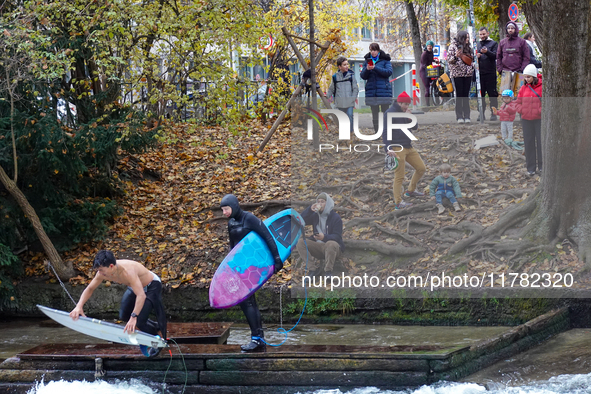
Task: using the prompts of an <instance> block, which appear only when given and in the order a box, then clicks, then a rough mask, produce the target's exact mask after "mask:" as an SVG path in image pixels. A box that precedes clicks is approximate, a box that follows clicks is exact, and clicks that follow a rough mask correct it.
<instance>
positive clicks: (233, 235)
mask: <svg viewBox="0 0 591 394" xmlns="http://www.w3.org/2000/svg"><path fill="white" fill-rule="evenodd" d="M220 207H221V208H222V213H223V215H224V216H225V217H227V218H229V219H230V220H229V221H228V234H229V236H230V249H233V248H234V246H236V244H238V243H239V242H240V241H241V240H242V238H244V237H246V235H247V234H248V233H250V232H251V231H254V232H255V233H257V234H258V235H260V237H261V238H262V239H263V240H264V241H265V243H266V244H267V246H268V247H269V251H270V252H271V255H272V256H273V259H274V260H275V271H274V272H275V273H277V272H279V270H280V269H282V268H283V262H282V261H281V257H280V256H279V251H278V250H277V244H276V243H275V240H274V239H273V236H272V235H271V233H270V232H269V229H268V228H267V226H265V224H264V223H263V222H262V220H261V219H259V218H257V217H256V216H254V215H253V214H252V213H250V212H245V211H243V210H242V209H241V208H240V203H239V202H238V198H237V197H236V196H235V195H233V194H226V195H225V196H224V198H222V201H221V202H220ZM240 309H242V312H244V315H245V316H246V320H247V321H248V325H249V326H250V332H251V341H250V343H248V344H246V345H242V346H241V349H242V351H244V352H264V351H265V350H266V344H265V341H264V333H263V324H262V321H261V312H260V310H259V307H258V305H257V303H256V299H255V295H254V293H253V294H252V295H251V296H250V297H249V298H247V299H246V300H244V301H242V302H241V303H240Z"/></svg>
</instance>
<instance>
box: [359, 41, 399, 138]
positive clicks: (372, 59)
mask: <svg viewBox="0 0 591 394" xmlns="http://www.w3.org/2000/svg"><path fill="white" fill-rule="evenodd" d="M364 58H365V62H364V63H363V69H362V70H361V79H364V80H365V81H366V83H365V104H366V105H369V107H370V108H371V116H372V120H373V129H374V131H375V132H376V133H377V131H378V129H379V124H380V123H379V122H380V112H382V113H384V112H386V110H388V108H389V107H390V104H392V85H391V84H390V76H391V75H392V63H390V60H391V58H390V55H388V54H387V53H386V52H384V51H382V50H380V46H379V45H378V44H377V43H375V42H374V43H371V44H369V53H367V54H366V55H365V56H364ZM384 126H385V125H384Z"/></svg>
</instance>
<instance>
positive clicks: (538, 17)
mask: <svg viewBox="0 0 591 394" xmlns="http://www.w3.org/2000/svg"><path fill="white" fill-rule="evenodd" d="M545 2H546V1H545V0H535V1H532V0H527V1H526V2H525V4H524V5H523V13H524V14H525V19H526V20H527V24H528V26H529V28H530V29H531V32H532V33H533V34H534V37H535V38H536V45H537V46H538V48H539V49H540V51H541V52H542V53H544V45H545V43H546V29H544V3H545Z"/></svg>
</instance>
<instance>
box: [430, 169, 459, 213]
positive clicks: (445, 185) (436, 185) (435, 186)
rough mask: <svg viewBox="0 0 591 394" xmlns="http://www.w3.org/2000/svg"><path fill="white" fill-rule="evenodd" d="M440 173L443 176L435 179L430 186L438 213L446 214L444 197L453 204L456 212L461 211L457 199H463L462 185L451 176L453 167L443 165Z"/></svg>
mask: <svg viewBox="0 0 591 394" xmlns="http://www.w3.org/2000/svg"><path fill="white" fill-rule="evenodd" d="M439 171H440V172H441V174H440V175H438V176H437V177H436V178H435V179H433V181H432V182H431V185H430V186H429V194H430V195H431V197H434V198H435V202H436V204H435V206H436V207H437V210H438V211H437V213H438V214H442V213H443V212H445V207H444V206H443V197H446V198H447V199H448V200H449V201H450V202H451V203H452V205H453V206H454V210H455V211H459V210H460V209H461V208H460V204H459V203H458V200H456V198H461V197H462V190H461V189H460V184H459V183H458V181H457V180H456V178H454V177H453V176H451V166H450V165H449V164H442V165H441V166H440V167H439Z"/></svg>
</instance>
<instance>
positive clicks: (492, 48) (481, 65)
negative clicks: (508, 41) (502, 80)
mask: <svg viewBox="0 0 591 394" xmlns="http://www.w3.org/2000/svg"><path fill="white" fill-rule="evenodd" d="M488 34H489V33H488V29H487V28H486V27H481V28H480V30H479V31H478V35H479V37H480V41H478V44H477V46H476V49H477V52H476V57H477V58H478V70H479V72H480V93H481V95H482V114H483V116H484V118H483V120H486V115H485V111H486V99H485V95H486V94H488V98H489V100H490V108H491V110H490V111H491V115H490V120H492V121H495V120H497V116H496V115H495V114H494V112H493V110H492V108H493V107H495V108H497V107H498V105H499V103H498V99H497V97H499V92H498V91H497V69H496V62H497V48H498V44H497V42H496V41H494V40H491V39H490V38H489V37H488ZM476 121H477V122H480V115H478V119H477V120H476Z"/></svg>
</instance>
